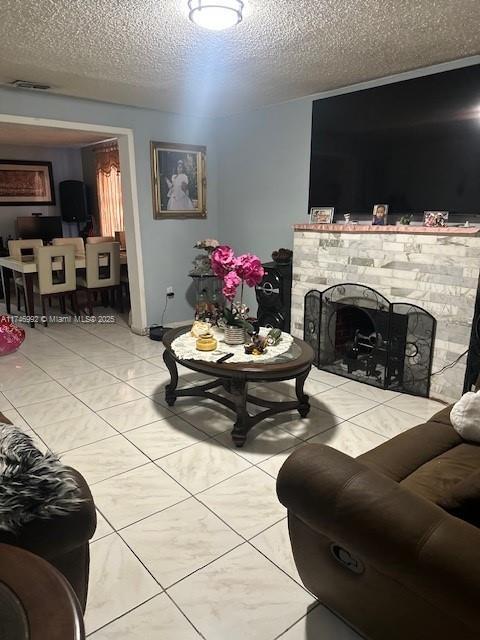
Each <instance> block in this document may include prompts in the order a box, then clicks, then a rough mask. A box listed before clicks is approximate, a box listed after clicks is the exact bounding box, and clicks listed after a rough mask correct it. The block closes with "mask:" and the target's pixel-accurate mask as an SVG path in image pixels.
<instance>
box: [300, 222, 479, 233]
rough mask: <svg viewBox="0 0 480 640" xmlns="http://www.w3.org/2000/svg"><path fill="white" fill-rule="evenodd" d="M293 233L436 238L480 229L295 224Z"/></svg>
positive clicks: (406, 225) (475, 231)
mask: <svg viewBox="0 0 480 640" xmlns="http://www.w3.org/2000/svg"><path fill="white" fill-rule="evenodd" d="M293 229H294V231H315V232H317V233H408V234H412V235H415V234H420V235H425V234H426V235H436V236H476V235H480V227H417V226H413V225H408V224H404V225H400V224H397V225H393V224H389V225H384V226H381V225H375V226H374V225H371V224H295V225H293Z"/></svg>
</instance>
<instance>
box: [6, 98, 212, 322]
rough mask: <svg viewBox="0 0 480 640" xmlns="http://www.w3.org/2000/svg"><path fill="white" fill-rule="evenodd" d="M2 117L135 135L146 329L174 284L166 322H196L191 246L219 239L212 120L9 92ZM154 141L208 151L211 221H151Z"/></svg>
mask: <svg viewBox="0 0 480 640" xmlns="http://www.w3.org/2000/svg"><path fill="white" fill-rule="evenodd" d="M0 113H5V114H14V115H19V116H33V117H40V118H50V119H58V120H66V121H70V122H84V123H92V124H97V125H105V126H111V127H126V128H129V129H132V130H133V135H134V141H135V161H136V171H137V186H138V200H139V209H140V233H141V243H142V250H143V262H144V271H145V296H146V301H147V321H148V324H153V323H159V322H160V319H161V314H162V309H163V306H164V303H165V293H166V288H167V286H170V285H171V286H173V287H174V290H175V292H176V293H175V298H174V300H173V302H172V303H171V305H169V309H168V313H167V315H166V318H165V320H166V321H178V320H187V319H190V318H192V315H193V314H192V308H191V304H190V301H191V293H190V290H191V286H192V283H191V279H190V278H189V277H188V271H189V269H190V267H191V262H192V260H193V258H194V256H195V255H196V252H195V250H194V249H193V243H194V242H195V241H196V240H197V239H202V238H209V237H216V236H217V235H218V203H217V187H218V164H219V163H218V152H217V145H216V139H215V136H214V123H213V122H212V121H210V120H208V119H202V118H193V117H183V116H177V115H174V114H170V113H162V112H159V111H154V110H149V109H139V108H135V107H126V106H120V105H114V104H108V103H103V102H94V101H91V100H80V99H77V98H68V97H64V96H57V95H50V94H38V93H34V92H31V91H19V90H13V89H6V88H2V89H0ZM151 140H157V141H161V142H179V143H186V144H195V145H206V146H207V173H208V187H207V207H208V216H207V218H206V219H205V220H154V219H153V208H152V190H151V174H150V141H151Z"/></svg>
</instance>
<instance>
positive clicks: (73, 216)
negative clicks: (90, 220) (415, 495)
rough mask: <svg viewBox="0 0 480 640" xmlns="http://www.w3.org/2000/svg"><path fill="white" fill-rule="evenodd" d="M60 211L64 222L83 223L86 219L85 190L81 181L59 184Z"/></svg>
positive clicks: (67, 181)
mask: <svg viewBox="0 0 480 640" xmlns="http://www.w3.org/2000/svg"><path fill="white" fill-rule="evenodd" d="M60 209H61V212H62V220H64V221H65V222H85V220H86V219H87V214H88V209H87V189H86V186H85V183H84V182H82V181H81V180H63V182H60Z"/></svg>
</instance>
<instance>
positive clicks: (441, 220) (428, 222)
mask: <svg viewBox="0 0 480 640" xmlns="http://www.w3.org/2000/svg"><path fill="white" fill-rule="evenodd" d="M447 221H448V211H424V212H423V226H424V227H445V226H446V224H447Z"/></svg>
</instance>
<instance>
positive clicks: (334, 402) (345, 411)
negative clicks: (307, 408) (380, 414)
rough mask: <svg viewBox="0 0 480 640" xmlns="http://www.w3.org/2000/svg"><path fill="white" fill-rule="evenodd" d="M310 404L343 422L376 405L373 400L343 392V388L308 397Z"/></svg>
mask: <svg viewBox="0 0 480 640" xmlns="http://www.w3.org/2000/svg"><path fill="white" fill-rule="evenodd" d="M310 404H311V405H313V406H314V407H316V408H317V409H321V410H322V411H326V412H327V413H331V414H333V415H335V416H339V417H340V418H343V419H344V420H349V419H350V418H351V417H352V416H356V415H358V414H359V413H363V412H364V411H367V410H368V409H372V408H373V407H375V406H376V405H377V403H376V402H374V401H373V400H368V399H367V398H361V397H360V396H357V395H355V394H353V393H347V392H346V391H343V387H340V388H335V389H330V390H329V391H324V392H323V393H319V394H318V395H316V396H310Z"/></svg>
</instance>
